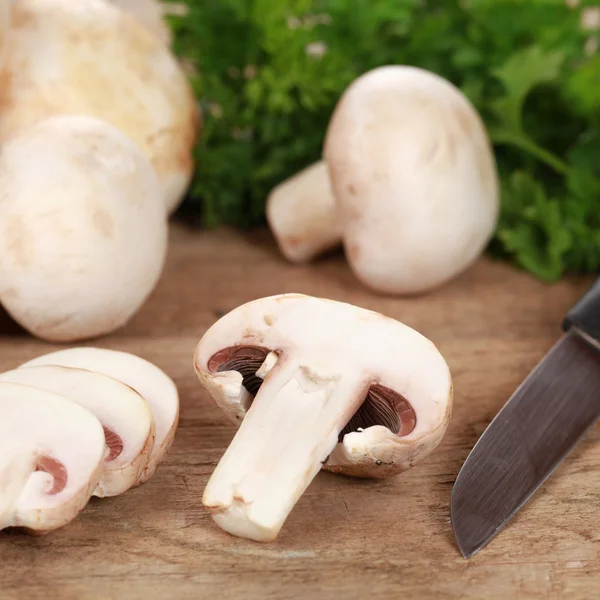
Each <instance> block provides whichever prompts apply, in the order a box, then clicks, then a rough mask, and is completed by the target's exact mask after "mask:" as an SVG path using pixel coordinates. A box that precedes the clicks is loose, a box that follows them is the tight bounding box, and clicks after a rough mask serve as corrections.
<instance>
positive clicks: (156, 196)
mask: <svg viewBox="0 0 600 600" xmlns="http://www.w3.org/2000/svg"><path fill="white" fill-rule="evenodd" d="M0 189H1V190H2V197H1V198H0V302H1V303H2V304H3V305H4V307H5V309H6V310H7V311H8V312H9V313H10V315H11V316H12V317H13V318H14V319H15V320H16V321H17V322H18V323H20V324H21V325H22V326H23V327H24V328H25V329H27V330H28V331H29V332H30V333H32V334H33V335H35V336H37V337H39V338H41V339H44V340H47V341H55V342H70V341H73V340H78V339H83V338H89V337H94V336H98V335H102V334H106V333H109V332H112V331H114V330H115V329H117V328H119V327H121V326H122V325H124V324H125V323H126V322H127V321H128V320H129V319H130V318H131V317H132V316H133V315H134V313H136V311H137V310H138V309H139V308H140V307H141V305H142V304H143V303H144V302H145V301H146V299H147V298H148V296H149V295H150V293H151V292H152V290H153V288H154V286H155V285H156V283H157V281H158V278H159V277H160V274H161V272H162V268H163V265H164V260H165V254H166V249H167V236H168V227H167V220H166V217H165V211H164V205H163V202H162V197H161V194H160V187H159V185H158V180H157V177H156V173H155V172H154V170H153V168H152V166H151V164H150V162H149V161H148V159H147V158H146V156H145V155H144V154H143V153H142V151H141V150H140V149H139V148H138V146H136V145H135V144H134V143H133V142H132V141H131V140H130V139H129V138H128V137H126V136H125V135H124V134H123V133H121V132H120V131H118V130H117V129H115V128H114V127H112V126H110V125H108V124H107V123H105V122H103V121H100V120H98V119H94V118H92V117H78V116H61V117H52V118H49V119H47V120H44V121H40V122H37V123H36V124H34V125H31V126H29V127H26V128H24V129H22V130H20V131H19V132H17V133H16V134H15V135H14V136H11V137H10V139H7V140H5V142H4V144H3V146H2V152H1V153H0Z"/></svg>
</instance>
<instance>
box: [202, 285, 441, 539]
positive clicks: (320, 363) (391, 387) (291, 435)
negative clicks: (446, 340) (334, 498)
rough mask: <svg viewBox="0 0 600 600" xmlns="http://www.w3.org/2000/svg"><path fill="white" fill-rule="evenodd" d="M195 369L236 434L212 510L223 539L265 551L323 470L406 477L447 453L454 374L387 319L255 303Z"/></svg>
mask: <svg viewBox="0 0 600 600" xmlns="http://www.w3.org/2000/svg"><path fill="white" fill-rule="evenodd" d="M366 349H368V351H366ZM194 367H195V371H196V374H197V376H198V379H199V381H200V383H201V384H202V385H203V387H204V388H205V389H206V390H207V391H208V393H209V394H210V395H211V396H212V398H213V399H214V400H215V401H216V402H217V404H218V405H219V406H220V407H221V408H222V410H223V412H224V413H225V414H226V415H227V416H228V417H229V419H230V420H231V421H232V422H235V423H237V425H238V427H239V429H238V431H237V433H236V435H235V437H234V439H233V441H232V443H231V445H230V446H229V448H228V449H227V451H226V452H225V454H224V455H223V457H222V458H221V461H220V462H219V464H218V466H217V468H216V469H215V471H214V473H213V475H212V476H211V478H210V480H209V482H208V485H207V487H206V490H205V493H204V497H203V503H204V505H205V506H206V508H207V509H208V510H209V511H210V512H211V514H212V516H213V519H214V520H215V522H216V523H217V524H218V525H219V526H220V527H221V528H223V529H224V530H225V531H228V532H229V533H231V534H233V535H237V536H240V537H246V538H249V539H253V540H256V541H271V540H273V539H275V538H276V537H277V535H278V533H279V531H280V529H281V527H282V525H283V523H284V521H285V519H286V518H287V515H288V514H289V512H290V511H291V510H292V508H293V506H294V505H295V503H296V502H297V500H298V499H299V498H300V496H301V495H302V494H303V492H304V490H305V489H306V487H307V486H308V485H309V484H310V482H311V481H312V479H313V478H314V476H315V475H316V474H317V473H318V471H319V470H320V469H321V468H326V469H327V470H331V471H333V472H337V473H343V474H348V475H359V476H362V477H381V476H390V475H395V474H397V473H400V472H402V471H403V470H405V469H407V468H409V467H411V466H413V465H414V464H416V463H417V462H418V461H420V460H422V459H423V458H424V457H425V456H427V455H428V454H429V453H430V452H431V451H432V450H433V449H434V448H435V447H436V446H437V445H438V444H439V442H440V441H441V439H442V437H443V435H444V433H445V431H446V428H447V425H448V421H449V418H450V414H451V406H452V381H451V375H450V371H449V368H448V366H447V364H446V362H445V360H444V358H443V357H442V355H441V354H440V353H439V351H438V350H437V348H436V347H435V346H434V345H433V344H432V343H431V342H430V341H429V340H427V339H426V338H425V337H424V336H422V335H421V334H419V333H418V332H416V331H415V330H413V329H411V328H409V327H407V326H406V325H403V324H401V323H399V322H398V321H395V320H393V319H390V318H387V317H385V316H383V315H381V314H378V313H375V312H372V311H369V310H366V309H362V308H359V307H356V306H352V305H350V304H347V303H343V302H337V301H332V300H327V299H321V298H314V297H311V296H305V295H302V294H282V295H278V296H272V297H268V298H262V299H259V300H254V301H252V302H249V303H247V304H244V305H242V306H240V307H238V308H236V309H234V310H233V311H231V312H230V313H228V314H227V315H225V316H224V317H223V318H221V319H219V320H218V321H217V322H216V323H215V324H214V325H212V327H211V328H209V330H208V331H207V332H206V333H205V335H204V336H203V338H202V339H201V340H200V342H199V344H198V346H197V348H196V351H195V355H194ZM257 379H258V380H257ZM260 380H262V383H261V381H260ZM254 394H255V395H254ZM253 395H254V397H253ZM385 424H390V425H391V426H393V427H395V428H397V431H395V432H392V431H391V430H390V429H388V428H387V427H386V426H385ZM354 427H356V428H357V429H359V428H360V429H362V430H361V431H355V432H354V433H353V432H351V430H352V429H353V428H354ZM340 438H341V439H340ZM346 438H349V440H351V443H349V444H345V443H344V442H345V440H346Z"/></svg>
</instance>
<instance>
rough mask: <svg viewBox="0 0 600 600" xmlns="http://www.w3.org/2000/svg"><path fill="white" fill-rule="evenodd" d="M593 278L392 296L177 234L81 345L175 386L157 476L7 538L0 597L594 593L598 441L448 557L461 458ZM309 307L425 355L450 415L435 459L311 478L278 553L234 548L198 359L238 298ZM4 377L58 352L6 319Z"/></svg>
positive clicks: (483, 271) (255, 240)
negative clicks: (159, 263)
mask: <svg viewBox="0 0 600 600" xmlns="http://www.w3.org/2000/svg"><path fill="white" fill-rule="evenodd" d="M588 284H589V279H585V278H571V279H568V280H565V281H563V282H561V283H560V284H557V285H554V286H547V285H544V284H542V283H540V282H538V281H535V280H533V279H532V278H531V277H529V276H528V275H526V274H524V273H520V272H518V271H517V270H515V269H513V268H512V267H510V266H508V265H506V264H501V263H495V262H493V261H491V260H489V259H487V258H486V259H482V260H480V261H479V262H478V263H477V264H476V265H475V266H474V267H473V268H472V269H470V270H469V271H468V272H467V273H465V274H464V275H462V276H461V277H459V278H457V279H456V280H454V281H452V282H451V283H450V284H448V285H446V286H445V287H444V288H442V289H440V290H438V291H436V292H434V293H431V294H429V295H426V296H422V297H415V298H390V297H381V296H377V295H375V294H373V293H371V292H369V291H367V290H365V289H364V288H362V287H361V286H360V285H359V284H358V283H357V282H356V280H355V279H354V277H353V276H352V274H351V273H350V271H349V270H348V268H347V266H346V264H345V262H344V260H343V257H342V256H341V255H340V254H333V255H330V256H328V257H326V258H324V259H322V260H320V261H318V262H317V263H315V264H313V265H310V266H301V267H294V266H291V265H289V264H287V263H286V262H285V261H284V260H283V259H282V258H281V257H280V256H279V254H278V252H277V250H276V248H275V246H274V245H273V243H272V241H271V239H270V237H269V235H268V234H267V233H266V232H259V233H256V234H251V235H250V234H248V235H246V234H241V233H239V232H232V231H229V230H219V231H215V232H204V231H193V230H189V229H186V228H184V227H183V226H181V225H174V226H173V228H172V235H171V246H170V253H169V260H168V264H167V267H166V270H165V273H164V276H163V278H162V280H161V282H160V284H159V286H158V287H157V289H156V290H155V292H154V294H153V295H152V297H151V298H150V299H149V301H148V302H147V304H146V305H145V306H144V307H143V309H142V310H141V311H140V312H139V313H138V315H136V317H135V318H134V319H133V320H132V321H131V322H130V323H129V324H128V325H127V326H126V327H125V328H124V329H122V330H120V331H119V332H117V333H115V334H113V335H111V336H107V337H104V338H101V339H98V340H93V341H92V342H89V343H87V344H86V345H92V344H93V345H98V346H102V347H107V348H115V349H120V350H125V351H129V352H133V353H135V354H138V355H140V356H143V357H144V358H147V359H149V360H151V361H153V362H155V363H156V364H157V365H159V366H160V367H161V368H163V369H164V370H165V371H166V372H167V373H169V375H171V376H172V377H173V378H174V380H175V382H176V383H177V385H178V388H179V391H180V395H181V420H180V425H179V429H178V433H177V437H176V440H175V444H174V446H173V449H172V451H171V453H170V455H169V458H168V461H167V462H166V463H165V464H163V465H162V466H161V467H160V469H159V471H158V473H157V474H156V475H155V477H154V478H153V479H152V480H151V481H150V482H148V483H147V484H146V485H144V486H142V487H140V488H138V489H135V490H132V491H130V492H128V493H126V494H125V495H123V496H120V497H118V498H114V499H108V500H99V499H93V500H92V501H91V502H90V504H89V505H88V507H87V508H86V509H85V510H84V511H83V512H82V513H81V514H80V516H79V517H78V519H77V520H76V521H74V522H73V523H72V524H70V525H69V526H67V527H65V528H63V529H61V530H59V531H57V532H55V533H53V534H51V535H49V536H46V537H43V538H32V537H29V536H26V535H22V534H15V533H2V534H0V565H1V566H0V598H2V600H13V599H17V598H18V599H20V598H24V599H28V600H29V599H35V598H44V599H46V600H53V599H61V600H62V599H65V600H67V599H69V600H70V599H77V600H88V599H96V598H103V599H107V598H118V599H125V600H130V599H137V598H144V599H147V598H153V599H157V600H161V599H170V598H181V599H188V598H189V599H195V600H196V599H199V598H207V599H208V598H211V599H212V598H228V599H236V598H249V599H251V600H258V599H266V600H269V599H277V600H286V599H288V598H289V599H292V598H293V599H298V598H323V599H329V598H332V599H333V598H336V599H337V598H340V597H348V598H356V597H359V596H363V595H365V596H367V597H368V598H374V599H379V598H381V599H384V598H385V599H387V598H392V597H396V596H398V597H402V598H441V599H445V598H473V599H477V600H482V599H486V598H501V599H503V600H506V599H508V598H521V599H528V598H544V599H558V598H569V599H572V600H576V599H579V598H581V599H589V598H594V597H598V593H599V592H598V590H600V560H599V549H600V525H599V524H598V522H599V520H598V514H599V511H600V467H599V466H598V465H600V430H599V429H598V428H594V429H593V430H592V431H591V432H590V434H589V435H588V436H587V437H586V439H585V440H584V441H583V442H582V443H581V444H580V445H579V446H578V447H577V448H576V450H575V451H574V452H573V453H572V454H571V455H570V456H569V457H568V458H567V460H566V461H565V462H564V463H563V464H562V465H561V467H560V468H559V469H558V470H557V471H556V472H555V474H554V475H553V476H552V477H551V479H550V480H549V481H548V482H547V483H546V485H545V486H543V488H542V489H540V490H539V491H538V493H537V494H536V495H535V496H534V498H533V499H532V501H531V502H530V503H529V504H528V505H527V506H526V507H525V508H524V509H523V510H522V511H521V512H520V513H519V514H518V515H517V517H516V518H515V519H514V520H513V521H512V522H511V524H510V525H509V526H508V527H507V528H506V529H505V530H504V531H503V532H502V533H501V534H500V535H499V536H498V537H497V538H496V539H495V540H494V541H493V542H492V543H491V544H490V545H489V546H488V547H487V548H485V549H484V550H483V551H481V552H480V553H479V554H478V555H476V556H475V557H474V558H473V559H471V560H470V561H466V560H464V559H463V558H462V557H461V555H460V554H459V552H458V550H457V547H456V545H455V542H454V538H453V534H452V529H451V525H450V513H449V500H450V492H451V489H452V484H453V482H454V480H455V478H456V475H457V473H458V471H459V469H460V467H461V465H462V463H463V461H464V459H465V458H466V456H467V454H468V452H469V450H470V449H471V448H472V446H473V445H474V443H475V442H476V440H477V438H478V436H479V435H480V434H481V433H482V432H483V430H484V429H485V427H486V425H487V424H488V423H489V421H490V420H491V419H492V418H493V416H494V415H495V414H496V412H497V411H498V410H499V409H500V407H501V406H502V405H503V404H504V402H505V401H506V400H507V398H508V397H509V396H510V395H511V393H512V392H513V390H514V389H515V387H516V386H517V385H518V384H519V383H520V381H521V380H522V379H523V378H524V377H525V376H526V375H527V374H528V373H529V371H530V370H531V369H532V367H533V366H534V365H535V364H536V363H537V362H538V361H539V360H540V359H541V358H542V356H543V355H544V353H545V352H546V351H547V350H548V349H549V348H550V346H551V345H552V344H553V342H554V341H555V340H556V338H557V337H558V336H559V335H560V330H559V324H560V322H561V320H562V317H563V315H564V314H565V312H566V310H567V309H568V308H569V307H570V306H571V304H572V303H573V302H574V301H575V300H576V299H577V298H578V297H579V296H580V295H581V294H582V292H583V291H584V290H585V288H586V286H587V285H588ZM293 291H296V292H302V293H307V294H313V295H318V296H324V297H329V298H333V299H339V300H344V301H347V302H352V303H354V304H358V305H360V306H364V307H366V308H371V309H374V310H378V311H380V312H382V313H384V314H386V315H389V316H391V317H394V318H397V319H399V320H401V321H403V322H405V323H406V324H408V325H410V326H412V327H414V328H416V329H418V330H419V331H421V332H422V333H423V334H424V335H426V336H427V337H429V338H430V339H431V340H433V341H434V342H435V343H436V344H437V346H438V347H439V349H440V350H441V352H442V353H443V354H444V356H445V357H446V359H447V361H448V363H449V365H450V368H451V370H452V373H453V378H454V385H455V405H454V411H453V416H452V420H451V424H450V428H449V430H448V433H447V435H446V437H445V438H444V441H443V442H442V444H441V446H440V447H439V448H438V449H437V450H436V452H435V453H434V454H432V455H431V456H430V457H429V458H428V459H427V460H426V461H425V462H423V463H421V464H420V465H418V466H417V467H415V468H414V469H412V470H411V471H408V472H407V473H405V474H403V475H401V476H399V477H397V478H394V479H391V480H387V481H380V482H368V481H360V480H354V479H346V478H341V477H338V476H335V475H330V474H326V473H321V474H319V475H318V476H317V478H316V479H315V481H314V482H313V484H312V485H311V486H310V487H309V489H308V490H307V492H306V493H305V494H304V496H303V497H302V498H301V500H300V501H299V503H298V504H297V506H296V508H295V510H294V511H293V512H292V514H291V515H290V517H289V519H288V521H287V522H286V524H285V526H284V528H283V530H282V532H281V534H280V537H279V538H278V539H277V540H276V541H275V542H274V543H271V544H257V543H254V542H249V541H246V540H241V539H237V538H233V537H231V536H228V535H227V534H226V533H224V532H222V531H221V530H220V529H218V528H217V527H216V526H215V525H214V524H213V522H212V520H211V518H210V517H209V516H208V515H207V513H206V512H205V511H204V509H203V507H202V505H201V496H202V492H203V489H204V486H205V484H206V482H207V479H208V477H209V475H210V473H211V472H212V470H213V468H214V467H215V465H216V463H217V462H218V460H219V458H220V456H221V455H222V453H223V452H224V450H225V448H226V447H227V445H228V443H229V442H230V440H231V438H232V436H233V434H234V429H233V427H232V426H230V425H229V424H228V422H227V421H226V420H225V418H224V417H223V416H222V414H221V413H220V411H219V410H218V409H217V408H216V406H215V405H214V404H213V402H212V401H211V400H210V399H209V398H208V397H207V395H206V394H205V393H204V392H203V390H202V389H201V388H200V386H199V384H198V383H197V380H196V377H195V375H194V372H193V369H192V354H193V351H194V347H195V345H196V343H197V342H198V340H199V339H200V337H201V335H202V334H203V333H204V331H205V330H206V328H207V327H208V326H209V325H210V324H211V323H213V322H214V321H215V320H216V319H217V318H218V317H219V316H221V315H222V314H223V313H225V312H226V311H228V310H230V309H232V308H234V307H236V306H238V305H239V304H241V303H243V302H246V301H248V300H251V299H254V298H258V297H261V296H266V295H269V294H275V293H281V292H293ZM0 327H1V331H2V336H1V337H0V369H3V370H6V369H10V368H13V367H15V366H16V365H18V364H19V363H21V362H22V361H25V360H27V359H30V358H33V357H34V356H37V355H39V354H42V353H45V352H49V351H51V350H53V349H55V348H58V347H59V346H54V345H49V344H45V343H43V342H40V341H37V340H34V339H32V338H31V337H29V336H28V335H26V334H25V333H24V332H22V331H21V330H20V329H19V328H18V327H16V326H15V325H14V324H13V323H11V322H10V320H9V319H8V318H7V317H3V318H2V319H1V320H0Z"/></svg>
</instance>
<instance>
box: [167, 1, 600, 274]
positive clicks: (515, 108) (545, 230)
mask: <svg viewBox="0 0 600 600" xmlns="http://www.w3.org/2000/svg"><path fill="white" fill-rule="evenodd" d="M172 1H173V2H177V3H179V4H181V0H172ZM184 3H185V4H186V5H187V10H186V11H185V12H184V14H181V15H179V16H174V15H173V16H170V17H169V22H170V25H171V27H172V29H173V34H174V49H175V51H176V53H177V54H178V55H179V56H180V57H181V58H182V60H183V61H184V63H185V65H186V68H187V71H188V73H189V75H190V77H191V79H192V82H193V85H194V88H195V91H196V94H197V97H198V101H199V103H200V105H201V107H202V111H203V113H204V119H205V122H204V130H203V134H202V136H201V138H200V139H199V142H198V146H197V148H196V159H197V171H196V175H195V178H194V182H193V185H192V187H191V189H190V192H189V194H188V197H187V199H186V200H185V202H184V204H183V206H182V208H181V210H180V216H181V217H182V218H186V219H199V220H200V221H201V223H202V224H203V225H204V226H206V227H212V226H216V225H220V224H227V225H233V226H236V227H252V226H255V225H262V224H264V208H265V201H266V198H267V195H268V193H269V192H270V190H271V189H272V188H273V186H275V185H276V184H278V183H279V182H281V181H282V180H284V179H286V178H287V177H289V176H291V175H293V174H294V173H296V172H297V171H298V170H300V169H301V168H303V167H305V166H308V165H309V164H311V163H312V162H314V161H316V160H318V159H320V157H321V148H322V143H323V138H324V134H325V130H326V127H327V123H328V121H329V118H330V116H331V113H332V111H333V108H334V106H335V104H336V102H337V100H338V98H339V96H340V94H341V93H342V92H343V90H344V89H345V88H346V86H347V85H348V84H349V83H350V82H351V81H353V80H354V79H355V78H356V77H357V76H359V75H360V74H362V73H364V72H365V71H367V70H369V69H371V68H373V67H377V66H380V65H384V64H410V65H416V66H419V67H422V68H425V69H429V70H431V71H433V72H435V73H437V74H439V75H442V76H443V77H445V78H447V79H448V80H450V81H451V82H453V83H454V84H455V85H457V86H458V87H459V88H460V89H462V90H463V92H464V93H465V94H466V95H467V96H468V98H469V99H470V100H471V101H472V102H473V104H474V106H475V107H476V108H477V110H478V111H479V112H480V114H481V116H482V117H483V119H484V121H485V123H486V125H487V128H488V131H489V133H490V136H491V138H492V141H493V143H494V148H495V153H496V160H497V163H498V169H499V172H500V175H501V182H502V211H501V218H500V223H499V226H498V229H497V232H496V235H495V238H494V240H493V242H492V244H491V246H490V248H489V251H490V252H492V253H494V254H496V255H499V256H503V257H506V258H510V259H511V260H514V261H515V262H516V263H517V264H519V265H520V266H521V267H523V268H525V269H526V270H528V271H529V272H531V273H533V274H534V275H536V276H538V277H540V278H542V279H544V280H547V281H554V280H556V279H558V278H560V277H561V276H562V275H563V274H564V273H565V272H569V271H573V272H593V271H597V270H598V269H599V268H600V52H599V51H598V47H599V45H600V7H598V0H595V1H594V2H585V1H580V2H578V1H576V0H512V1H509V0H462V1H458V2H455V1H450V0H253V1H249V0H218V1H215V0H185V2H184Z"/></svg>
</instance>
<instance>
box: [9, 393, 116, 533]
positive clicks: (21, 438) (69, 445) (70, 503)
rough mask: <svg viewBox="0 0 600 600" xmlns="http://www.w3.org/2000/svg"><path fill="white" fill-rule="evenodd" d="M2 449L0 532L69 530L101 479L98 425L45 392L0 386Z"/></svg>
mask: <svg viewBox="0 0 600 600" xmlns="http://www.w3.org/2000/svg"><path fill="white" fill-rule="evenodd" d="M24 424H26V426H24ZM0 445H1V446H2V452H1V453H0V529H4V528H6V527H21V528H24V529H25V530H27V531H29V532H30V533H35V534H44V533H48V532H50V531H53V530H55V529H58V528H60V527H63V526H65V525H67V524H68V523H69V522H71V521H72V520H73V519H75V517H76V516H77V515H78V514H79V512H80V511H81V510H82V509H83V508H84V507H85V505H86V504H87V503H88V501H89V499H90V497H91V495H92V493H93V492H94V490H95V489H96V487H97V486H98V483H99V481H100V478H101V476H102V467H103V464H104V452H105V445H104V431H103V429H102V425H101V424H100V421H98V419H97V418H96V417H95V416H94V415H93V414H92V413H91V412H89V411H88V410H86V409H85V408H83V407H82V406H80V405H79V404H77V403H75V402H71V401H70V400H67V399H66V398H64V397H63V396H60V395H58V394H53V393H51V392H48V391H45V390H40V389H37V388H35V387H31V386H28V385H22V384H17V383H8V382H1V383H0Z"/></svg>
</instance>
